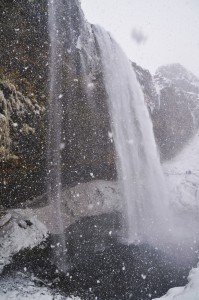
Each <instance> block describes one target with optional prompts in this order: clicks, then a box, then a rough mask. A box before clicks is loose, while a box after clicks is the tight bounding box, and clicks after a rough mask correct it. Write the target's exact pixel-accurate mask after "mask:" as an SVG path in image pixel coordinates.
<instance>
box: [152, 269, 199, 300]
mask: <svg viewBox="0 0 199 300" xmlns="http://www.w3.org/2000/svg"><path fill="white" fill-rule="evenodd" d="M188 281H189V282H188V284H187V285H186V286H185V287H176V288H172V289H170V290H169V291H168V293H167V294H166V295H165V296H163V297H161V298H157V299H156V300H158V299H162V300H163V299H164V300H199V265H198V267H197V268H194V269H192V270H191V272H190V274H189V277H188ZM154 300H155V299H154Z"/></svg>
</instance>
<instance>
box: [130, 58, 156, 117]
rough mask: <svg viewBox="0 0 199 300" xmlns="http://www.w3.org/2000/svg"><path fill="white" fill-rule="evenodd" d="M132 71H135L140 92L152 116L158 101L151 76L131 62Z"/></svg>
mask: <svg viewBox="0 0 199 300" xmlns="http://www.w3.org/2000/svg"><path fill="white" fill-rule="evenodd" d="M132 66H133V69H134V71H135V74H136V77H137V80H138V81H139V83H140V86H141V88H142V91H143V93H144V98H145V102H146V104H147V107H148V109H149V112H150V114H153V111H154V109H155V108H157V107H158V104H159V99H158V94H157V91H156V87H155V85H154V80H153V76H152V75H151V73H150V72H149V71H148V70H146V69H143V68H142V67H140V66H138V65H137V64H136V63H135V62H132Z"/></svg>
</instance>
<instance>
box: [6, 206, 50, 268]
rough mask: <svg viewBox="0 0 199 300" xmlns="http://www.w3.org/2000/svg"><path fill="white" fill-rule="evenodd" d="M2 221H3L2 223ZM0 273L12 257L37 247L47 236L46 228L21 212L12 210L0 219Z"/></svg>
mask: <svg viewBox="0 0 199 300" xmlns="http://www.w3.org/2000/svg"><path fill="white" fill-rule="evenodd" d="M2 220H4V221H2ZM0 221H2V222H0V273H1V272H2V270H3V268H4V266H5V265H7V264H9V263H10V262H11V260H12V257H13V255H15V254H16V253H18V252H19V251H20V250H23V249H25V248H33V247H35V246H37V245H39V244H40V243H41V242H42V241H43V240H45V239H46V237H47V236H48V233H47V229H46V227H45V226H44V225H43V224H42V223H41V222H40V221H38V220H37V219H36V218H35V217H33V216H31V215H27V214H25V213H23V212H22V210H13V211H10V212H9V213H8V214H6V215H4V216H3V217H1V218H0Z"/></svg>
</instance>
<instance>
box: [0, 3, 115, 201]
mask: <svg viewBox="0 0 199 300" xmlns="http://www.w3.org/2000/svg"><path fill="white" fill-rule="evenodd" d="M60 3H61V2H60ZM61 5H62V6H63V9H62V10H61V11H62V14H61V15H60V16H58V22H59V23H60V25H61V28H62V30H61V31H60V32H59V34H60V36H59V37H60V39H61V41H63V44H62V48H61V51H62V52H61V57H62V61H61V64H60V65H61V67H60V73H59V75H60V82H61V86H60V91H61V93H60V95H61V96H60V97H61V101H62V106H63V112H62V113H63V115H62V120H63V122H62V141H63V143H62V145H61V146H60V147H61V152H62V162H61V166H62V175H63V178H62V182H63V185H65V184H71V183H77V182H81V181H90V180H92V179H93V178H98V179H113V178H115V177H116V171H115V162H114V147H113V143H112V140H111V139H110V137H109V132H110V130H109V128H110V125H109V115H108V112H107V111H108V110H107V104H106V92H105V89H104V84H103V78H102V72H101V68H100V58H99V53H98V46H97V44H96V41H95V36H94V34H93V32H92V26H91V25H90V24H88V23H87V22H86V20H85V18H84V15H83V12H82V10H81V6H80V2H79V1H74V0H70V1H63V2H62V4H61ZM70 16H73V18H71V17H70ZM0 26H1V28H2V30H1V32H0V34H1V36H0V38H1V41H2V43H1V45H0V57H1V59H0V76H1V78H2V79H3V80H9V81H10V82H12V83H13V84H14V85H15V87H16V90H17V91H20V92H21V93H22V94H23V96H24V97H26V99H30V101H31V103H33V102H32V99H33V98H34V99H37V101H38V105H39V107H40V108H41V107H43V106H44V107H45V108H46V109H47V108H48V103H47V99H48V87H49V76H48V75H49V55H50V42H49V25H48V8H47V1H46V0H44V1H28V0H20V1H6V0H2V1H0ZM71 28H72V30H71ZM4 45H6V47H5V46H4ZM35 105H36V104H35ZM33 115H34V112H33ZM47 115H48V109H47ZM29 116H30V115H29ZM30 118H32V116H30ZM2 122H3V125H2V127H4V129H3V131H4V132H7V137H5V138H6V141H5V142H7V144H6V149H8V148H9V147H10V145H11V144H12V145H14V141H12V137H13V136H11V135H10V134H9V133H8V130H6V128H8V125H7V123H5V122H4V121H2ZM14 123H17V121H15V122H14ZM25 123H26V124H27V125H24V128H23V132H27V131H28V132H29V134H30V135H29V136H31V135H32V137H33V136H34V134H33V131H34V126H32V124H30V123H31V122H29V120H28V121H26V122H25ZM38 124H39V122H38ZM42 125H43V128H42V130H41V131H40V132H41V135H43V140H42V145H43V146H42V147H41V146H40V143H38V144H34V142H32V138H31V139H29V142H32V150H31V151H30V153H29V159H31V162H33V163H31V168H29V167H27V166H26V164H25V167H24V168H23V173H24V175H25V173H26V175H25V177H26V178H29V179H28V180H26V179H25V178H24V175H22V178H23V179H22V180H21V179H20V178H21V173H20V174H19V173H18V174H17V173H16V172H15V175H14V176H15V179H14V181H15V180H16V182H15V186H17V188H16V189H17V191H16V189H15V192H14V193H13V186H12V185H10V186H9V185H7V186H6V187H5V188H4V194H5V195H6V196H5V197H6V198H9V199H10V200H11V201H13V199H15V200H16V202H17V201H19V200H20V201H21V200H22V198H27V197H29V196H30V197H34V196H38V195H39V194H42V193H43V192H44V191H45V178H46V175H45V169H47V167H45V166H44V161H43V158H42V163H41V162H40V159H41V157H42V152H46V151H47V141H46V138H47V136H48V134H47V130H48V129H47V126H46V123H45V122H43V123H42ZM17 128H18V127H17V126H16V127H15V131H16V133H17V134H18V132H17ZM31 131H32V132H31ZM17 134H16V139H18V138H19V135H17ZM20 134H21V133H20ZM38 134H40V133H38V131H37V135H38ZM9 137H10V138H11V139H9ZM5 142H4V143H5ZM23 142H24V147H23V150H25V149H26V148H27V145H26V141H24V140H23ZM21 149H22V148H21ZM29 149H30V148H29ZM16 156H17V154H16ZM38 165H41V166H42V170H44V172H34V170H35V167H36V166H38ZM4 171H5V172H4V173H5V176H6V177H7V174H8V173H11V171H10V169H9V170H7V169H6V170H5V168H4ZM29 172H31V177H30V176H29V174H28V173H29ZM91 173H92V174H94V176H91V175H90V174H91ZM27 175H28V176H27ZM30 178H31V180H32V181H33V182H36V184H35V185H34V188H32V187H30V189H29V188H28V189H27V185H30V186H33V185H32V183H31V184H30V182H31V180H30ZM7 181H8V180H7ZM26 182H27V184H25V185H26V190H29V193H28V194H29V195H28V194H24V191H25V189H23V185H24V183H26ZM7 195H9V197H7ZM9 205H10V204H9Z"/></svg>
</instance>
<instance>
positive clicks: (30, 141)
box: [0, 81, 45, 205]
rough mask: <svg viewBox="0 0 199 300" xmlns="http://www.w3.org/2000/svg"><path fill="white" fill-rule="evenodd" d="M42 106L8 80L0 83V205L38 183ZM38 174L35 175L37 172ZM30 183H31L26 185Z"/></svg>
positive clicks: (24, 193) (43, 133)
mask: <svg viewBox="0 0 199 300" xmlns="http://www.w3.org/2000/svg"><path fill="white" fill-rule="evenodd" d="M44 115H45V108H44V107H43V106H42V105H39V104H38V102H37V100H36V99H35V97H34V96H32V97H31V98H29V97H27V96H24V95H23V94H22V93H21V92H19V91H18V90H17V89H16V87H15V86H14V85H13V84H11V83H10V82H8V81H1V82H0V166H1V170H2V175H3V176H1V178H0V187H1V204H7V205H9V201H8V200H7V197H8V194H9V198H10V199H11V201H13V199H15V197H17V195H18V194H19V195H18V196H19V197H20V196H22V195H27V189H32V190H33V189H34V188H35V187H36V186H38V184H37V182H36V175H37V174H40V173H42V165H43V160H44V156H43V154H44V136H45V128H44V126H45V119H44ZM38 176H39V175H38ZM30 182H32V184H33V186H32V187H29V185H30Z"/></svg>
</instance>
